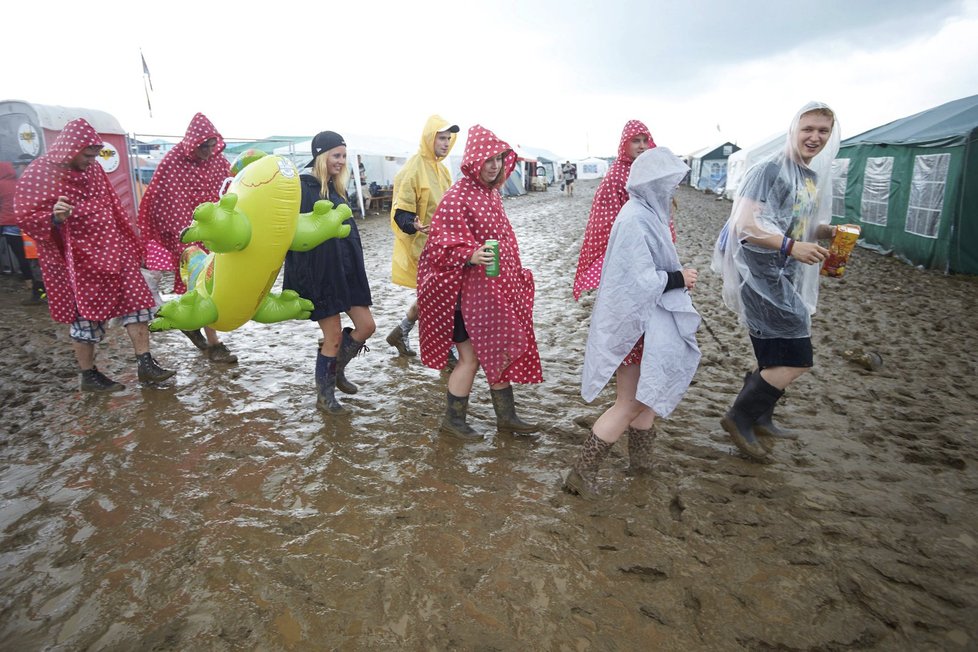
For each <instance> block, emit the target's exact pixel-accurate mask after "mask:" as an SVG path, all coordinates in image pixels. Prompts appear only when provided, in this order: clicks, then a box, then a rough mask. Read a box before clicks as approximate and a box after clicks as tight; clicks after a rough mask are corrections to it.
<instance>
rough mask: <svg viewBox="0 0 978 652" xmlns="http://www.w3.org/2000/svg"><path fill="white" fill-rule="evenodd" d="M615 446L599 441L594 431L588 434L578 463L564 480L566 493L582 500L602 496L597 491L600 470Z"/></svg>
mask: <svg viewBox="0 0 978 652" xmlns="http://www.w3.org/2000/svg"><path fill="white" fill-rule="evenodd" d="M614 445H615V444H614V442H612V443H608V442H606V441H604V440H601V439H598V436H597V435H595V434H594V431H593V430H592V431H591V432H590V433H588V436H587V439H585V440H584V445H583V446H582V447H581V454H580V455H579V456H578V458H577V462H575V463H574V466H573V467H572V468H571V470H570V472H569V473H568V474H567V477H566V478H564V491H566V492H568V493H572V494H577V495H578V496H581V497H582V498H589V499H590V498H597V497H598V496H599V495H600V494H598V490H597V479H598V469H599V468H601V462H603V461H604V458H605V457H606V456H607V455H608V453H609V452H610V451H611V448H612V446H614Z"/></svg>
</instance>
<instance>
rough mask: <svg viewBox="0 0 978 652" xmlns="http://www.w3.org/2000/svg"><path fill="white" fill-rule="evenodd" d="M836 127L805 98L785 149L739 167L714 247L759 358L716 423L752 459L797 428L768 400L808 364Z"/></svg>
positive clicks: (717, 266) (827, 231)
mask: <svg viewBox="0 0 978 652" xmlns="http://www.w3.org/2000/svg"><path fill="white" fill-rule="evenodd" d="M839 131H840V130H839V123H838V120H837V119H836V117H835V113H834V112H833V111H832V110H831V109H830V108H829V107H828V106H827V105H825V104H822V103H820V102H810V103H808V104H806V105H805V106H803V107H802V108H801V109H800V110H799V111H798V113H797V114H795V116H794V118H793V119H792V121H791V125H790V127H789V129H788V135H787V139H786V142H785V146H784V149H783V150H782V151H780V152H777V153H775V154H774V155H772V156H770V157H769V158H767V159H765V160H763V161H760V162H758V163H757V164H755V165H754V166H753V167H751V168H750V169H749V170H748V171H747V173H746V174H745V175H744V180H743V181H742V182H741V184H740V186H739V187H738V188H737V194H736V196H735V198H734V203H733V207H732V209H731V211H730V217H729V219H728V220H727V222H726V224H725V225H724V227H723V229H722V231H721V232H720V237H719V238H718V239H717V242H716V245H715V248H714V253H713V270H714V271H715V272H717V273H719V274H720V275H721V276H722V277H723V301H724V303H725V304H726V305H727V307H728V308H730V309H731V310H732V311H734V312H735V313H737V315H738V316H739V318H740V322H741V323H742V324H743V325H744V326H746V327H747V331H748V334H749V336H750V340H751V344H752V345H753V349H754V357H755V359H756V363H757V367H756V369H755V370H754V371H752V372H750V373H748V374H747V375H746V377H745V379H744V384H743V387H742V388H741V390H740V393H739V394H738V395H737V398H736V399H735V400H734V403H733V405H732V406H731V407H730V409H729V410H727V413H726V414H725V415H724V417H723V419H721V421H720V423H721V425H722V426H723V429H724V430H725V431H727V433H728V434H729V435H730V438H731V439H732V440H733V443H734V444H735V445H736V446H737V448H738V449H740V450H741V451H742V452H743V453H745V454H746V455H747V456H749V457H750V458H751V459H755V460H764V459H765V458H767V457H768V455H769V451H770V449H771V447H772V445H773V441H774V439H776V438H788V439H794V438H796V436H797V435H795V434H793V433H790V432H788V431H785V430H783V429H781V428H780V427H779V426H777V425H776V424H775V423H774V421H773V417H774V408H775V405H776V404H777V402H778V399H779V398H781V396H782V395H783V394H784V390H785V388H786V387H787V386H788V385H790V384H791V383H792V382H794V381H795V380H797V379H798V378H799V377H800V376H802V375H803V374H804V373H805V372H807V371H808V370H809V369H811V368H812V365H813V364H814V362H813V360H814V354H813V349H812V339H811V316H812V314H813V313H814V312H815V308H816V304H817V303H818V285H819V264H820V263H821V262H822V261H823V260H824V259H825V257H826V256H827V255H828V250H827V249H826V248H825V247H823V246H821V245H820V244H818V240H821V239H826V238H831V237H832V236H833V235H834V233H835V228H834V227H832V226H830V225H829V222H830V220H831V208H832V191H831V175H830V171H831V165H832V161H833V160H834V159H835V156H836V154H837V153H838V151H839V142H840V134H839Z"/></svg>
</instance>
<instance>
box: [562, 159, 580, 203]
mask: <svg viewBox="0 0 978 652" xmlns="http://www.w3.org/2000/svg"><path fill="white" fill-rule="evenodd" d="M560 175H561V176H562V177H563V179H564V180H563V182H562V185H563V187H564V192H565V193H566V194H567V196H568V197H573V196H574V182H575V181H577V165H575V164H574V163H571V162H570V161H564V164H563V165H561V166H560Z"/></svg>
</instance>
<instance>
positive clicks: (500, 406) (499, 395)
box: [489, 385, 540, 435]
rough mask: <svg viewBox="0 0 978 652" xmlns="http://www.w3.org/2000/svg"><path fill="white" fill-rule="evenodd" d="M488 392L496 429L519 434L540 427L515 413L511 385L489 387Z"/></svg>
mask: <svg viewBox="0 0 978 652" xmlns="http://www.w3.org/2000/svg"><path fill="white" fill-rule="evenodd" d="M489 394H491V395H492V409H493V410H495V411H496V429H497V430H499V431H500V432H511V433H514V434H518V435H521V434H528V433H531V432H536V431H537V430H539V429H540V427H539V426H538V425H537V424H535V423H527V422H526V421H523V419H521V418H519V416H518V415H517V414H516V402H515V400H514V399H513V386H512V385H510V386H509V387H506V388H504V389H490V390H489Z"/></svg>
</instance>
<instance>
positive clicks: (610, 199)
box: [574, 120, 675, 300]
mask: <svg viewBox="0 0 978 652" xmlns="http://www.w3.org/2000/svg"><path fill="white" fill-rule="evenodd" d="M653 147H655V141H653V140H652V133H651V132H650V131H649V128H648V127H646V126H645V125H644V124H642V123H641V122H640V121H638V120H629V121H628V122H626V123H625V128H624V129H623V130H622V132H621V141H620V142H619V143H618V158H616V159H615V162H614V163H612V164H611V167H610V168H608V173H607V174H605V176H604V179H602V180H601V185H599V186H598V189H597V191H596V192H595V193H594V200H593V201H592V203H591V214H590V215H588V218H587V227H585V229H584V241H583V242H582V243H581V255H580V256H579V257H578V259H577V273H576V274H575V275H574V299H575V300H579V299H580V298H581V295H582V294H583V293H584V292H587V291H588V290H596V289H597V287H598V285H599V284H600V283H601V266H602V265H603V264H604V252H605V249H607V248H608V237H609V236H610V235H611V226H612V225H613V224H614V223H615V218H616V217H618V211H620V210H621V207H622V206H624V205H625V202H627V201H628V191H626V190H625V182H626V181H628V172H629V171H630V170H631V169H632V161H634V160H635V159H636V158H638V155H639V154H641V153H642V152H644V151H645V150H647V149H652V148H653ZM670 228H671V221H670ZM673 240H675V237H674V238H673Z"/></svg>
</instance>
